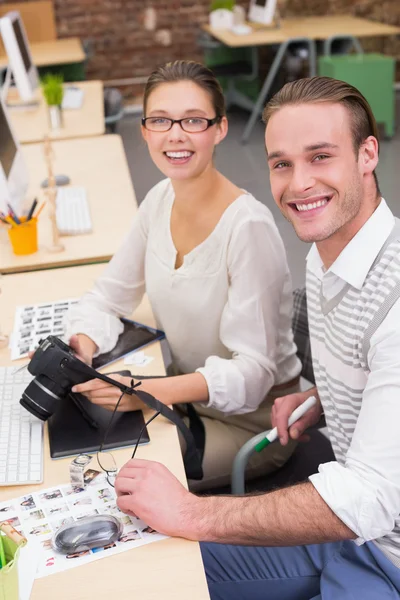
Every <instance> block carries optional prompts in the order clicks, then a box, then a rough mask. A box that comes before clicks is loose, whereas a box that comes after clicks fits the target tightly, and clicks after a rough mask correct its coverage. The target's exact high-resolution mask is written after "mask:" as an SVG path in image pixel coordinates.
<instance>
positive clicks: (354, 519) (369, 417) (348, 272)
mask: <svg viewBox="0 0 400 600" xmlns="http://www.w3.org/2000/svg"><path fill="white" fill-rule="evenodd" d="M394 223H395V221H394V217H393V214H392V212H391V211H390V209H389V207H388V206H387V204H386V202H385V201H384V200H383V199H382V200H381V202H380V204H379V206H378V207H377V208H376V210H375V212H374V213H373V215H372V216H371V217H370V219H369V220H368V221H367V222H366V223H365V224H364V226H363V227H362V228H361V229H360V231H359V232H358V233H357V234H356V235H355V236H354V238H353V239H352V240H351V241H350V242H349V244H347V246H346V247H345V248H344V250H343V251H342V252H341V254H340V255H339V257H338V258H337V259H336V261H335V262H334V263H333V264H332V265H331V267H330V268H329V269H328V270H325V269H324V266H323V263H322V260H321V258H320V255H319V253H318V250H317V248H316V246H315V245H313V246H312V248H311V250H310V252H309V255H308V257H307V269H310V270H311V272H312V273H313V274H314V275H316V276H317V277H318V279H319V280H320V281H321V282H322V294H323V296H324V298H325V299H326V300H330V299H331V298H333V297H335V296H336V295H337V294H338V293H339V292H340V291H341V290H342V289H343V288H344V286H345V285H346V284H350V285H351V286H353V287H354V288H356V289H359V290H360V289H361V288H362V286H363V283H364V280H365V278H366V276H367V274H368V272H369V270H370V268H371V266H372V264H373V263H374V261H375V259H376V257H377V255H378V253H379V251H380V250H381V248H382V246H383V245H384V243H385V241H386V240H387V238H388V236H389V234H390V232H391V230H392V229H393V226H394ZM368 365H369V368H370V373H369V374H368V377H367V383H366V386H365V388H364V392H363V396H362V405H361V410H360V413H359V417H358V421H357V425H356V428H355V431H354V434H353V438H352V441H351V445H350V448H349V450H348V452H347V456H346V463H345V465H341V464H339V463H338V462H330V463H327V464H324V465H321V466H320V468H319V472H318V473H317V474H315V475H312V476H311V477H310V481H311V483H312V484H313V485H314V486H315V488H316V489H317V491H318V492H319V494H320V495H321V496H322V498H323V499H324V500H325V502H326V503H327V504H328V505H329V506H330V508H331V509H332V510H333V512H334V513H335V514H336V515H337V516H338V517H339V519H341V520H342V521H343V522H344V523H345V524H346V525H347V526H348V527H349V528H350V529H351V530H352V531H354V532H355V533H356V534H357V536H358V539H357V540H356V543H357V544H362V543H364V542H366V541H369V540H377V543H378V546H379V547H380V548H381V549H382V550H383V551H384V552H385V553H386V554H387V555H388V556H389V558H391V560H392V561H393V562H394V563H395V564H397V565H398V566H400V547H399V549H398V552H396V553H395V555H393V552H392V550H393V548H391V550H390V551H387V550H386V549H385V540H384V539H382V537H383V536H385V535H386V534H388V533H390V532H391V531H392V529H393V527H394V520H395V519H398V518H399V514H400V429H399V423H400V301H397V302H396V303H395V304H394V305H393V307H392V308H391V310H390V311H389V313H388V314H387V316H386V318H385V319H384V321H383V322H382V324H381V325H380V326H379V327H378V328H377V329H376V331H375V333H374V335H373V336H372V337H371V341H370V349H369V352H368ZM378 538H381V539H380V540H378Z"/></svg>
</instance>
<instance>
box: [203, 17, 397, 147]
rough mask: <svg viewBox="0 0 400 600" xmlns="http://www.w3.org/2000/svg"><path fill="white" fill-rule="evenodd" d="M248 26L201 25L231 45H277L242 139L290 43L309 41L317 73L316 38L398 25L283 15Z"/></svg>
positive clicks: (377, 32)
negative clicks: (238, 31)
mask: <svg viewBox="0 0 400 600" xmlns="http://www.w3.org/2000/svg"><path fill="white" fill-rule="evenodd" d="M250 26H251V27H252V28H253V31H252V32H251V33H249V34H248V35H235V34H234V33H232V31H230V30H227V29H212V28H211V27H210V26H209V25H205V26H204V27H203V29H204V30H205V31H206V32H207V33H209V34H210V35H212V36H213V37H214V38H216V39H217V40H219V41H220V42H222V43H223V44H225V45H226V46H229V47H231V48H238V47H244V46H267V45H273V44H279V45H280V47H279V50H278V52H277V54H276V56H275V59H274V61H273V63H272V65H271V67H270V70H269V72H268V74H267V77H266V78H265V81H264V84H263V86H262V88H261V91H260V93H259V95H258V98H257V100H256V102H255V104H254V108H253V111H252V113H251V115H250V117H249V120H248V122H247V125H246V128H245V130H244V133H243V137H242V142H244V143H245V142H247V140H248V138H249V137H250V134H251V131H252V129H253V127H254V125H255V123H256V121H257V120H258V119H259V115H260V113H261V112H262V109H263V107H264V103H265V101H266V99H267V97H268V94H269V92H270V89H271V86H272V84H273V82H274V79H275V76H276V74H277V72H278V70H279V68H280V66H281V63H282V61H283V58H284V56H285V53H286V51H287V49H288V46H290V44H292V43H293V42H308V43H309V44H310V76H314V75H316V74H317V70H316V53H315V48H314V43H313V42H314V41H315V40H326V39H328V38H330V37H335V36H341V35H345V36H349V37H351V36H353V37H355V38H361V37H377V36H388V35H399V34H400V28H398V27H393V26H391V25H385V24H383V23H376V22H375V21H368V20H366V19H359V18H357V17H352V16H349V15H342V16H332V17H330V16H327V17H304V18H296V19H284V20H282V22H281V24H280V27H279V28H263V27H259V26H257V25H253V24H252V23H250Z"/></svg>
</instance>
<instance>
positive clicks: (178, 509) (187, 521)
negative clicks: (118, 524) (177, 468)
mask: <svg viewBox="0 0 400 600" xmlns="http://www.w3.org/2000/svg"><path fill="white" fill-rule="evenodd" d="M115 491H116V492H117V496H118V499H117V505H118V508H120V509H121V510H122V511H123V512H124V513H127V514H128V515H132V516H137V517H139V518H140V519H142V520H143V521H144V522H145V523H146V524H147V525H150V527H152V528H153V529H155V530H156V531H158V532H160V533H164V534H165V535H172V536H175V537H185V538H187V539H196V536H195V535H194V533H191V524H192V523H193V522H194V520H195V515H196V513H197V512H198V511H197V506H198V504H199V503H201V498H198V497H197V496H194V495H193V494H191V493H190V492H188V491H187V490H186V489H185V488H184V487H183V485H182V484H181V483H180V482H179V481H178V480H177V479H176V477H175V476H174V475H172V473H171V472H170V471H169V470H168V469H167V468H166V467H164V465H162V464H160V463H157V462H152V461H148V460H138V459H131V460H129V461H128V462H127V463H126V464H125V465H124V467H122V469H121V470H120V472H119V473H118V475H117V478H116V480H115ZM199 512H200V511H199ZM197 516H200V515H199V514H198V515H197Z"/></svg>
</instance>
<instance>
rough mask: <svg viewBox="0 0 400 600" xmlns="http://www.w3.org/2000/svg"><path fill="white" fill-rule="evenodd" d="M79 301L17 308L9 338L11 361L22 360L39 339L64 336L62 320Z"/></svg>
mask: <svg viewBox="0 0 400 600" xmlns="http://www.w3.org/2000/svg"><path fill="white" fill-rule="evenodd" d="M77 302H79V299H77V298H67V299H66V300H59V301H58V302H47V303H46V304H30V305H28V306H17V308H16V311H15V321H14V330H13V333H12V336H11V360H17V359H19V358H24V357H25V356H27V355H28V352H30V351H32V350H35V349H36V348H37V347H38V345H39V341H40V340H41V339H44V338H46V337H47V336H48V335H57V336H58V337H62V336H63V335H64V318H65V315H66V313H67V311H68V310H69V309H70V307H71V306H73V305H74V304H77Z"/></svg>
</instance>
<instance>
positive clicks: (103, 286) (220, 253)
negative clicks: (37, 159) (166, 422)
mask: <svg viewBox="0 0 400 600" xmlns="http://www.w3.org/2000/svg"><path fill="white" fill-rule="evenodd" d="M173 202H174V191H173V187H172V184H171V182H170V180H168V179H167V180H164V181H161V182H160V183H159V184H157V185H156V186H155V187H154V188H153V189H152V190H150V192H149V193H148V194H147V196H146V198H145V199H144V201H143V202H142V204H141V205H140V207H139V211H138V214H137V216H136V218H135V220H134V223H133V226H132V229H131V230H130V232H129V234H128V236H127V237H126V238H125V240H124V242H123V244H122V246H121V248H120V249H119V250H118V252H117V253H116V254H115V256H114V257H113V259H112V260H111V262H110V263H109V265H108V266H107V268H106V269H105V272H104V274H103V275H102V276H101V277H100V279H99V280H98V281H97V282H96V284H95V286H94V289H93V290H92V291H91V292H89V293H88V294H86V295H85V296H84V297H83V299H82V300H81V301H80V303H79V304H78V305H76V306H75V307H74V308H73V309H72V311H71V313H70V315H69V321H68V327H67V336H70V335H71V334H72V333H84V334H86V335H88V336H89V337H90V338H91V339H93V340H94V342H96V344H97V346H98V347H99V352H107V351H108V350H110V349H111V348H113V347H114V345H115V343H116V341H117V338H118V335H119V334H120V333H121V331H122V326H121V323H120V321H119V318H118V317H120V316H129V315H131V314H132V311H133V310H134V309H135V308H136V307H137V306H138V305H139V303H140V301H141V299H142V296H143V294H144V292H145V291H146V292H147V294H148V296H149V300H150V304H151V307H152V309H153V313H154V316H155V319H156V322H157V327H159V328H160V329H162V330H163V331H165V333H166V336H167V339H168V342H169V345H170V348H171V353H172V357H173V360H174V363H175V365H176V367H177V369H178V372H180V373H193V372H195V371H198V372H200V373H202V375H203V376H204V378H205V379H206V382H207V385H208V392H209V402H208V404H206V406H207V407H212V408H215V409H217V410H220V411H221V412H223V413H224V414H225V415H230V414H243V413H247V412H252V411H254V410H256V409H257V408H258V407H259V405H260V403H261V402H262V400H263V399H264V398H265V396H266V394H267V393H268V391H269V390H270V389H271V387H273V385H275V384H281V383H285V382H287V381H290V380H291V379H293V378H294V377H296V376H297V375H298V374H299V372H300V369H301V365H300V362H299V360H298V358H297V356H296V354H295V353H296V346H295V345H294V342H293V334H292V330H291V319H292V290H291V279H290V275H289V270H288V265H287V261H286V254H285V249H284V246H283V243H282V240H281V237H280V235H279V233H278V230H277V228H276V225H275V223H274V220H273V217H272V215H271V212H270V211H269V210H268V209H267V208H266V207H265V206H264V205H263V204H261V203H260V202H258V201H257V200H255V198H253V196H251V195H249V194H247V193H243V194H242V195H241V196H240V197H238V198H237V199H236V200H235V201H234V202H233V203H232V204H231V205H230V206H228V208H227V209H226V210H225V212H224V213H223V215H222V217H221V219H220V221H219V222H218V223H217V225H216V227H215V229H214V230H213V231H212V233H211V234H210V235H209V236H208V237H207V238H206V239H205V240H204V241H203V242H202V243H201V244H199V245H198V246H197V247H195V248H194V249H193V250H192V251H191V252H189V253H188V254H187V255H186V256H185V257H184V261H183V264H182V266H181V267H179V268H178V269H175V261H176V249H175V247H174V244H173V240H172V236H171V230H170V218H171V210H172V205H173Z"/></svg>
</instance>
